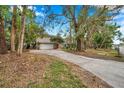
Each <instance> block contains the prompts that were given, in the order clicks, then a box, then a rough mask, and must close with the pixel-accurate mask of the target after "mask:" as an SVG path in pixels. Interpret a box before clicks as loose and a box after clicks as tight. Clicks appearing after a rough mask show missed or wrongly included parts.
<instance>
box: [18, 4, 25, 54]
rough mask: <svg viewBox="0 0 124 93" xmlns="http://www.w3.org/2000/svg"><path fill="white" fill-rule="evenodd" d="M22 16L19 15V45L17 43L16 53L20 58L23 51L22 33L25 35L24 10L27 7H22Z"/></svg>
mask: <svg viewBox="0 0 124 93" xmlns="http://www.w3.org/2000/svg"><path fill="white" fill-rule="evenodd" d="M22 8H23V10H22V14H21V31H20V35H19V36H20V37H19V43H18V51H17V54H18V55H19V56H20V55H21V54H22V50H23V42H24V33H25V22H26V10H27V6H25V5H24V6H22Z"/></svg>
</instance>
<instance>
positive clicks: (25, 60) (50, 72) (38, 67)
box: [0, 53, 111, 88]
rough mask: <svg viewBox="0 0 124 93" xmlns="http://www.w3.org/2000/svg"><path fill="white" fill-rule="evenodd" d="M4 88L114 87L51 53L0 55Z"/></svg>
mask: <svg viewBox="0 0 124 93" xmlns="http://www.w3.org/2000/svg"><path fill="white" fill-rule="evenodd" d="M0 87H25V88H28V87H31V88H50V87H52V88H58V87H59V88H84V87H111V86H109V85H108V84H107V83H105V82H104V81H103V80H101V79H99V78H98V77H96V76H95V75H93V74H91V73H90V72H88V71H86V70H84V69H82V68H80V67H79V66H77V65H74V64H72V63H69V62H66V61H64V60H62V59H59V58H56V57H51V56H47V55H38V54H30V53H23V55H22V56H21V57H18V56H17V55H16V54H14V53H11V54H10V53H9V54H6V55H0Z"/></svg>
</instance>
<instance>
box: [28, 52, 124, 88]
mask: <svg viewBox="0 0 124 93" xmlns="http://www.w3.org/2000/svg"><path fill="white" fill-rule="evenodd" d="M30 52H31V53H38V54H47V55H52V56H56V57H59V58H62V59H64V60H67V61H69V62H71V63H74V64H77V65H79V66H80V67H82V68H84V69H86V70H88V71H90V72H91V73H93V74H95V75H96V76H98V77H99V78H101V79H102V80H104V81H106V82H107V83H108V84H110V85H111V86H113V87H118V88H124V63H123V62H117V61H112V60H101V59H94V58H88V57H84V56H80V55H75V54H71V53H67V52H64V51H60V50H31V51H30Z"/></svg>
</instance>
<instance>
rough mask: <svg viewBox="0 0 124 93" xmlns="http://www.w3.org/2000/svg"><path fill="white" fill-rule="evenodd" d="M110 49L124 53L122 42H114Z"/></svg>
mask: <svg viewBox="0 0 124 93" xmlns="http://www.w3.org/2000/svg"><path fill="white" fill-rule="evenodd" d="M112 49H115V50H117V51H118V52H119V53H120V54H121V55H124V44H123V43H121V44H114V45H112Z"/></svg>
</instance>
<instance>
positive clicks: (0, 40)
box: [0, 6, 8, 54]
mask: <svg viewBox="0 0 124 93" xmlns="http://www.w3.org/2000/svg"><path fill="white" fill-rule="evenodd" d="M7 12H8V7H7V6H0V53H1V54H5V53H7V47H6V39H5V32H4V22H5V20H4V17H5V15H6V13H7Z"/></svg>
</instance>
